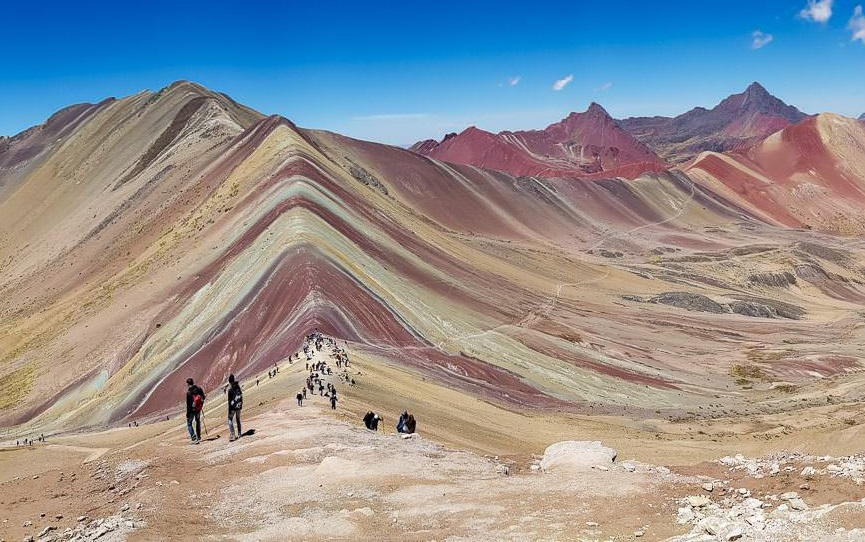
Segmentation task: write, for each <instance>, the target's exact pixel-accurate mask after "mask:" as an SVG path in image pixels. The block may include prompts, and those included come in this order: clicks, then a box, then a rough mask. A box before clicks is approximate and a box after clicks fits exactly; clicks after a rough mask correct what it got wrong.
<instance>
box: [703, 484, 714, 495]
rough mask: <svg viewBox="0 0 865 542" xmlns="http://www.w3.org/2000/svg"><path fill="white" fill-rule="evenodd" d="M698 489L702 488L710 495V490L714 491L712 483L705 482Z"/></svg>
mask: <svg viewBox="0 0 865 542" xmlns="http://www.w3.org/2000/svg"><path fill="white" fill-rule="evenodd" d="M700 487H702V488H703V489H704V490H705V491H708V492H709V493H711V492H712V490H713V489H715V484H713V483H712V482H706V483H705V484H703V485H701V486H700Z"/></svg>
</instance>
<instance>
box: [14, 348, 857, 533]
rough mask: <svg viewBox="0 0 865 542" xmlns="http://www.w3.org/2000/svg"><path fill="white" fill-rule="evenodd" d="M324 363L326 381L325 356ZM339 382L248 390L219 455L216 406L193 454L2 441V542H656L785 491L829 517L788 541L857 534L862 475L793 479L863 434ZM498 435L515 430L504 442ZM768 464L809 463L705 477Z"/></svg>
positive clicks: (76, 438)
mask: <svg viewBox="0 0 865 542" xmlns="http://www.w3.org/2000/svg"><path fill="white" fill-rule="evenodd" d="M319 359H324V360H329V361H330V363H331V366H332V364H333V360H332V359H329V357H328V356H327V355H325V353H324V352H322V353H318V354H316V356H315V358H314V360H316V361H317V360H319ZM349 374H350V375H352V377H353V378H355V379H356V384H355V386H347V385H344V383H343V381H342V380H341V379H338V378H337V377H336V376H332V377H327V380H328V381H332V382H334V383H335V385H336V386H337V389H338V390H339V392H340V393H339V397H340V399H339V402H338V408H337V409H336V410H331V409H330V407H329V402H328V399H327V398H326V397H320V396H318V395H310V396H309V397H308V399H307V400H306V401H305V402H304V404H303V406H302V407H301V406H298V405H297V404H296V401H295V399H294V394H295V393H296V392H297V390H299V389H301V388H302V387H303V385H304V380H305V378H306V376H307V371H306V370H305V363H304V362H302V361H295V362H294V363H293V364H284V365H282V366H281V367H280V371H279V373H277V375H276V376H275V377H273V378H269V377H268V376H267V374H264V375H261V376H259V383H258V384H257V385H256V383H255V380H250V381H249V382H245V383H244V387H245V392H244V397H245V405H247V406H246V407H245V408H244V411H243V415H244V419H243V424H244V431H245V433H246V434H245V435H244V436H243V437H242V438H240V439H238V440H237V441H236V442H229V440H228V438H227V437H228V434H227V428H226V425H225V421H224V418H225V416H224V412H225V408H226V407H225V403H224V397H223V396H221V390H220V389H217V390H213V391H212V392H211V397H210V399H209V402H208V405H207V409H206V415H205V417H204V420H205V426H206V427H207V429H208V432H207V433H206V435H204V441H203V442H202V443H201V444H200V445H192V444H190V442H189V438H188V435H187V434H186V428H185V425H184V423H183V419H182V416H173V417H172V419H170V420H161V421H151V422H148V423H143V424H140V425H139V426H137V427H134V426H133V427H121V428H117V429H111V430H108V431H100V432H89V433H80V434H63V435H49V436H48V437H47V438H46V440H45V442H44V443H37V444H35V445H32V446H28V447H23V446H19V447H15V446H14V443H8V442H7V443H5V446H4V447H3V448H2V451H0V487H2V497H0V504H2V508H3V509H4V512H3V517H2V518H0V519H2V521H3V523H2V531H0V532H2V535H0V538H2V539H4V540H20V539H24V538H25V537H27V536H33V537H34V539H36V536H37V535H38V534H40V533H43V532H44V529H45V528H47V527H53V528H54V530H51V531H48V532H47V533H46V536H47V537H49V538H45V537H43V538H44V539H45V540H48V539H57V540H64V539H72V537H73V535H74V534H76V532H75V531H74V529H75V528H76V527H78V526H80V527H79V529H80V532H81V536H82V538H81V539H85V540H86V539H95V537H96V536H97V535H99V536H98V538H99V539H103V540H121V539H128V540H153V539H170V540H183V539H192V538H194V539H204V540H210V539H213V540H217V539H219V540H222V539H232V540H310V539H336V540H358V539H365V540H442V539H449V540H491V539H496V540H633V539H636V538H641V539H644V540H664V539H667V538H671V537H674V536H677V535H684V534H686V533H689V532H690V531H691V530H692V528H694V529H697V528H696V527H693V525H692V524H686V525H681V524H679V523H677V517H678V516H677V514H678V513H679V508H680V507H682V506H683V503H685V502H686V500H687V499H688V498H689V497H691V498H700V497H703V496H705V497H708V498H709V501H711V502H716V503H719V505H720V506H722V507H723V506H724V504H725V503H726V506H727V508H729V507H730V504H729V503H730V501H731V499H732V501H734V502H735V501H737V500H738V501H742V500H744V497H742V495H743V494H744V491H746V490H747V491H748V496H749V497H750V496H752V495H753V496H754V497H757V496H759V497H760V498H764V499H766V496H769V495H773V496H775V501H774V502H773V501H771V500H767V503H770V504H769V505H768V506H767V507H766V508H767V513H769V512H770V511H771V510H772V509H774V508H776V507H777V506H778V505H779V504H783V503H784V502H785V501H783V500H780V501H779V500H778V497H777V496H779V495H782V494H784V493H785V492H790V491H795V492H798V493H800V494H801V497H802V499H803V500H804V501H805V502H807V505H808V507H809V508H810V509H819V508H820V507H821V506H823V505H831V506H833V507H834V508H833V509H832V511H831V513H828V514H825V515H824V516H822V517H821V518H820V519H819V521H811V522H808V523H809V526H808V528H807V529H805V528H804V527H802V526H801V525H797V524H796V523H795V522H794V521H786V522H785V523H784V527H783V528H784V529H786V531H779V530H778V529H781V527H777V526H776V527H775V529H776V530H775V531H773V532H775V534H776V535H777V534H778V533H780V532H786V533H788V535H789V536H788V537H786V538H785V539H787V540H815V539H816V538H814V537H815V536H817V535H825V536H826V537H828V538H825V539H826V540H847V539H848V538H841V537H840V536H841V534H842V533H843V535H844V536H845V537H846V536H848V534H849V535H850V536H862V535H863V534H865V485H863V483H862V482H863V477H865V470H861V471H858V473H857V472H854V473H853V474H852V475H850V474H849V473H848V474H847V475H844V476H834V475H830V474H825V473H824V474H822V475H820V474H815V475H810V476H801V475H800V471H801V469H802V468H803V466H807V465H816V466H817V467H818V468H821V467H822V468H825V466H826V465H827V464H828V463H830V462H831V459H830V458H823V459H822V460H821V461H816V460H814V459H813V458H810V459H809V458H808V457H806V454H807V452H811V453H812V454H813V453H819V450H821V449H825V448H826V447H827V446H828V442H827V440H828V439H833V440H834V441H836V442H838V441H839V440H840V439H846V440H848V441H849V442H850V443H851V444H853V443H861V440H862V438H863V434H865V429H863V427H862V425H854V426H846V427H845V428H844V429H839V428H835V429H827V430H825V432H823V431H811V430H809V429H807V428H805V429H791V430H790V431H789V432H788V433H787V434H785V435H779V436H777V437H776V438H774V439H772V440H770V441H766V440H763V439H760V438H754V436H753V435H740V436H739V437H737V438H726V439H715V438H710V436H709V434H710V433H711V432H712V431H713V430H714V428H713V425H714V424H712V423H708V424H707V425H706V426H705V428H706V430H707V431H700V432H694V431H688V432H687V434H684V433H685V431H683V430H684V429H685V427H683V426H682V424H669V425H667V426H666V427H665V428H660V427H659V428H653V429H649V428H640V427H629V424H628V423H626V422H624V421H623V420H619V421H616V420H612V419H603V420H602V419H595V418H585V417H579V416H573V415H566V414H562V415H559V416H555V415H553V416H543V417H537V418H535V417H532V416H527V415H524V414H518V413H513V412H508V411H504V410H502V409H500V408H498V407H494V406H492V405H490V404H488V403H484V402H481V401H478V400H477V399H475V398H472V397H470V396H468V395H466V394H464V393H460V392H456V391H453V390H448V389H446V388H443V387H441V386H438V385H436V384H433V383H430V382H425V381H424V380H423V379H419V378H418V376H419V375H417V374H413V373H411V372H406V371H404V370H402V369H397V368H394V367H391V366H388V365H384V364H380V363H377V362H376V361H374V360H373V359H370V358H365V357H363V356H360V357H359V358H357V359H354V360H353V361H352V364H351V366H350V368H349ZM404 407H406V408H409V409H410V410H411V411H412V412H413V413H414V414H415V415H416V417H417V419H418V420H419V422H418V423H419V425H418V434H416V435H413V436H412V437H410V438H403V437H402V436H400V435H398V434H397V433H395V432H394V430H393V425H394V422H395V418H396V413H397V412H398V410H399V409H401V408H404ZM371 408H372V409H375V410H377V411H378V412H381V413H383V415H384V417H385V419H384V422H383V424H382V426H380V427H379V432H372V431H369V430H367V429H366V428H364V427H363V426H362V424H361V423H360V418H361V417H362V415H363V413H364V412H365V411H367V410H368V409H371ZM857 412H858V414H859V415H861V410H859V409H857ZM829 418H830V416H828V415H827V416H826V418H825V419H824V420H823V421H824V422H825V423H827V424H828V423H830V422H829ZM499 425H501V426H502V427H505V426H507V427H513V428H516V430H515V431H510V433H511V434H512V435H513V438H508V437H507V434H508V433H509V432H508V431H505V430H503V429H502V428H500V427H499ZM595 439H599V440H601V441H602V442H603V443H604V444H606V445H608V446H613V447H614V448H615V449H616V451H617V453H618V457H617V458H616V460H615V462H609V461H606V462H604V461H602V460H589V461H588V462H582V464H578V465H576V466H573V467H571V468H567V467H559V468H553V467H551V468H550V469H549V470H548V471H547V472H545V471H543V470H541V469H539V468H538V465H539V460H540V459H541V458H542V454H543V453H544V448H545V447H546V444H545V443H547V444H552V443H553V442H556V441H561V440H595ZM779 447H786V448H788V449H791V450H793V449H795V450H798V454H799V455H801V456H803V457H799V458H798V459H797V457H795V454H789V455H790V458H789V461H788V462H785V461H784V460H781V461H780V463H781V465H784V466H786V465H788V464H789V465H792V466H793V468H790V469H784V470H781V471H780V472H778V473H775V474H769V473H763V472H762V471H761V472H760V473H759V474H757V477H756V478H755V477H754V474H755V472H751V471H748V470H746V469H745V468H744V466H741V465H740V466H739V467H738V468H730V464H721V463H718V462H717V461H712V460H714V459H719V458H720V457H721V456H724V455H728V454H736V453H738V452H744V453H745V454H747V455H760V454H763V453H768V452H767V451H768V450H771V449H777V448H779ZM831 447H832V449H834V450H840V449H843V448H845V447H847V448H852V447H855V444H854V445H853V446H850V445H848V446H843V445H842V446H838V445H836V444H835V443H833V444H832V445H831ZM776 455H777V454H776ZM785 458H786V457H785ZM773 461H774V462H776V463H777V462H778V461H779V460H778V459H777V457H776V458H775V459H772V458H771V457H770V458H769V459H767V460H765V461H764V463H766V464H767V465H768V463H771V462H773ZM809 461H810V462H809ZM863 465H865V462H863ZM766 468H767V469H768V467H766ZM860 468H862V466H860ZM706 483H709V484H710V485H713V486H714V487H713V488H711V491H707V490H706V488H705V487H703V486H704V485H705V484H706ZM802 484H807V489H804V490H803V489H802V488H803V487H804V486H803V485H802ZM842 503H849V504H846V505H842V506H838V505H841V504H842ZM686 506H687V505H686ZM703 506H705V505H703ZM695 510H699V508H695ZM58 516H60V517H58ZM105 518H108V519H105ZM99 521H101V523H95V524H94V522H99ZM91 524H92V525H94V526H93V527H88V526H89V525H91ZM101 525H106V526H107V527H105V528H103V531H105V532H104V533H101V532H100V531H99V527H100V526H101ZM67 529H73V530H72V531H70V532H68V534H66V535H65V536H64V532H67ZM88 529H89V530H88ZM839 529H843V530H842V531H839ZM855 529H862V530H861V531H859V534H858V535H857V534H856V532H857V531H855ZM850 533H852V534H850ZM704 534H705V533H704ZM50 537H56V538H50ZM684 539H685V538H683V540H684ZM687 539H691V538H687ZM694 539H697V538H694ZM708 539H715V538H714V537H710V538H708ZM748 539H755V540H756V539H758V538H751V537H745V538H744V540H748ZM763 539H765V540H772V539H777V538H772V535H770V536H769V537H768V538H763ZM849 539H850V540H855V539H857V538H849Z"/></svg>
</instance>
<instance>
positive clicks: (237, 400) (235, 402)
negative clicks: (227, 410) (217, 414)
mask: <svg viewBox="0 0 865 542" xmlns="http://www.w3.org/2000/svg"><path fill="white" fill-rule="evenodd" d="M242 409H243V392H242V391H240V386H237V389H235V390H234V397H233V398H232V400H231V410H242Z"/></svg>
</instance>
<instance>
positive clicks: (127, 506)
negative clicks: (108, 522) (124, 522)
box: [120, 504, 129, 512]
mask: <svg viewBox="0 0 865 542" xmlns="http://www.w3.org/2000/svg"><path fill="white" fill-rule="evenodd" d="M127 510H129V505H128V504H124V505H123V506H121V507H120V511H121V512H126V511H127Z"/></svg>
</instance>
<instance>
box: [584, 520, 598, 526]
mask: <svg viewBox="0 0 865 542" xmlns="http://www.w3.org/2000/svg"><path fill="white" fill-rule="evenodd" d="M586 526H587V527H597V526H598V522H597V521H587V522H586Z"/></svg>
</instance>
